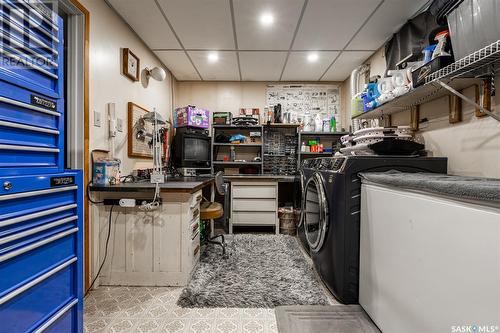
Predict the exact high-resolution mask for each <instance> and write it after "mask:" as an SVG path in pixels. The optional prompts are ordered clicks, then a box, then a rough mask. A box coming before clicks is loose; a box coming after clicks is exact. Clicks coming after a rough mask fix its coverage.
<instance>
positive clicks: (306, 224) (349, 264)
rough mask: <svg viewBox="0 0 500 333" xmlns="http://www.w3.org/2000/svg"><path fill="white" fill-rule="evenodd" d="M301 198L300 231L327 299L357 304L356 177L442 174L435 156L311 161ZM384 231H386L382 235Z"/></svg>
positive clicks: (442, 165) (443, 169) (443, 160)
mask: <svg viewBox="0 0 500 333" xmlns="http://www.w3.org/2000/svg"><path fill="white" fill-rule="evenodd" d="M313 166H314V168H315V172H314V173H313V174H312V175H310V176H309V179H308V180H307V183H306V185H305V190H304V197H303V205H302V206H303V212H304V216H303V221H302V224H303V229H304V235H305V238H306V241H307V245H308V247H309V250H310V254H311V258H312V260H313V262H314V266H315V268H316V270H317V272H318V274H319V276H320V277H321V279H322V280H323V282H324V284H325V285H326V286H327V288H328V289H329V290H330V292H331V293H332V294H333V296H334V297H335V298H336V299H337V300H338V301H340V302H341V303H344V304H357V303H358V289H359V288H358V285H359V235H360V234H359V227H360V206H361V201H360V196H361V181H360V179H359V176H358V173H360V172H370V171H389V170H399V171H403V172H433V173H446V172H447V159H446V158H440V157H404V156H403V157H399V156H398V157H393V156H390V157H384V156H339V157H329V158H321V161H319V162H318V161H317V162H315V163H314V165H313ZM388 232H389V231H388Z"/></svg>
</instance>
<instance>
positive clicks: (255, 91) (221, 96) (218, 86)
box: [175, 81, 269, 115]
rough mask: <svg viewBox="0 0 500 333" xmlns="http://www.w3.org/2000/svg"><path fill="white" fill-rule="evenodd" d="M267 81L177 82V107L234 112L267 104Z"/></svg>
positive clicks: (262, 106)
mask: <svg viewBox="0 0 500 333" xmlns="http://www.w3.org/2000/svg"><path fill="white" fill-rule="evenodd" d="M268 84H269V83H266V82H191V81H189V82H177V86H176V96H175V107H181V106H186V105H195V106H197V107H199V108H203V109H208V110H210V111H212V112H232V113H233V115H238V113H239V109H240V108H242V107H244V108H256V107H257V108H260V110H261V112H263V110H264V106H265V105H266V86H267V85H268Z"/></svg>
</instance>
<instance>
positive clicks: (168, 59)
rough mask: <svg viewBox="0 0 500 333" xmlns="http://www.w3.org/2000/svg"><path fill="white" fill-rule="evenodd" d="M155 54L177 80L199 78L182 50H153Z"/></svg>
mask: <svg viewBox="0 0 500 333" xmlns="http://www.w3.org/2000/svg"><path fill="white" fill-rule="evenodd" d="M155 54H156V55H157V56H158V58H160V60H161V62H162V63H163V64H164V65H165V66H166V67H167V68H168V69H169V70H170V71H171V72H172V74H174V76H175V78H176V79H177V80H186V81H192V80H200V76H199V75H198V73H196V70H195V69H194V67H193V65H192V64H191V62H190V61H189V58H188V57H187V55H186V53H184V51H155Z"/></svg>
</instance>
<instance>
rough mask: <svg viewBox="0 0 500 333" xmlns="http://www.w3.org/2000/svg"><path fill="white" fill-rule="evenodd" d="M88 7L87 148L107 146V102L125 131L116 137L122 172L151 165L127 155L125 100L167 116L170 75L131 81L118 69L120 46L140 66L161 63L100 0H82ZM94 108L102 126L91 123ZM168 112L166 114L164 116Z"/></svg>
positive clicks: (148, 161) (170, 89)
mask: <svg viewBox="0 0 500 333" xmlns="http://www.w3.org/2000/svg"><path fill="white" fill-rule="evenodd" d="M81 2H82V4H83V5H84V6H85V7H86V8H87V9H88V10H89V11H90V82H89V88H90V99H89V103H90V104H89V106H90V107H89V111H90V143H89V145H90V150H91V151H92V150H93V149H106V150H107V149H109V145H108V122H107V108H106V105H107V103H110V102H113V103H115V104H116V115H117V118H121V119H123V123H124V131H123V132H122V133H119V132H118V134H117V137H116V157H117V158H119V159H121V161H122V174H125V175H126V174H129V173H130V172H131V171H132V170H133V169H136V168H145V167H149V166H151V165H152V162H151V160H144V159H135V158H134V159H132V158H128V156H127V103H128V102H134V103H136V104H138V105H140V106H142V107H144V108H146V109H149V110H152V109H153V108H156V110H157V111H158V112H160V114H162V115H164V116H166V117H167V118H170V114H171V109H172V80H173V79H172V76H171V75H170V73H169V74H168V75H167V78H166V79H165V81H163V82H158V81H155V80H153V79H151V80H150V82H149V85H148V86H147V87H145V85H144V83H143V82H141V81H139V82H132V81H131V80H129V79H128V78H127V77H126V76H124V75H123V74H122V71H121V68H122V67H121V66H122V65H121V49H122V48H130V49H131V50H132V52H134V54H135V55H137V56H138V57H139V58H140V67H141V70H142V69H144V68H145V67H154V66H161V63H160V61H159V60H158V59H157V58H156V56H155V55H154V53H153V52H151V51H150V50H149V49H148V48H147V46H146V45H145V44H144V43H143V42H142V41H141V40H140V39H139V38H138V37H137V35H136V34H135V33H134V32H133V31H132V30H131V29H130V28H129V26H128V25H126V24H125V23H124V21H123V20H122V19H121V18H120V17H119V16H118V15H117V14H116V13H115V12H114V11H113V10H112V9H111V8H109V7H108V5H107V4H106V3H105V2H104V1H103V0H81ZM94 110H96V111H98V112H100V113H101V127H94V126H93V124H94V114H93V113H94V112H93V111H94ZM167 115H168V116H167Z"/></svg>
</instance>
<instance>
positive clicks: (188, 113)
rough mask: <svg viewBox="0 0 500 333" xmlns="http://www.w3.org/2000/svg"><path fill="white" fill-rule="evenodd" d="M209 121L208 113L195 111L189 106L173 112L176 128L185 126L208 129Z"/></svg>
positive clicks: (206, 111) (199, 110) (202, 110)
mask: <svg viewBox="0 0 500 333" xmlns="http://www.w3.org/2000/svg"><path fill="white" fill-rule="evenodd" d="M209 119H210V111H208V110H204V109H196V108H195V107H194V106H191V105H188V106H185V107H182V108H177V109H175V112H174V126H175V127H176V128H178V127H186V126H188V127H198V128H208V126H209Z"/></svg>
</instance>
